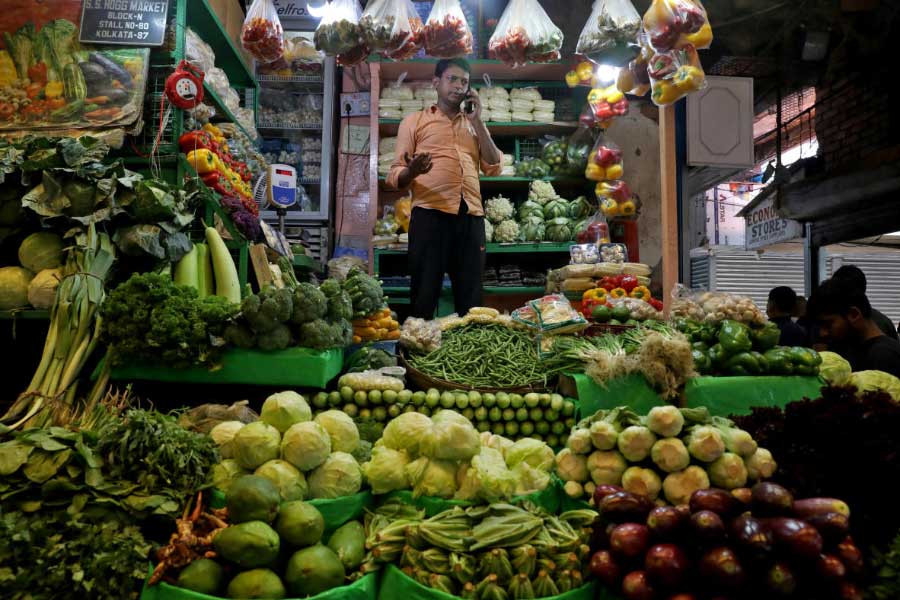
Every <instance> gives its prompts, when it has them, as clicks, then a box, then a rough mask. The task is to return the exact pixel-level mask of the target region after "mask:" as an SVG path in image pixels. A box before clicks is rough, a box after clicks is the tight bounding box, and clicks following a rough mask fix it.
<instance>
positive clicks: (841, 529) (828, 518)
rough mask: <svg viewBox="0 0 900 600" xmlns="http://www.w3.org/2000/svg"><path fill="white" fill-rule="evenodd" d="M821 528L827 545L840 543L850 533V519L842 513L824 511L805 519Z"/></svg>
mask: <svg viewBox="0 0 900 600" xmlns="http://www.w3.org/2000/svg"><path fill="white" fill-rule="evenodd" d="M804 521H806V522H807V523H809V524H810V525H812V526H813V527H815V528H816V529H817V530H819V533H821V534H822V539H823V540H825V545H826V546H827V547H831V546H835V545H837V544H839V543H840V542H841V541H842V540H843V539H844V538H846V537H847V535H848V534H849V533H850V519H849V518H848V517H847V516H846V515H842V514H841V513H836V512H832V513H822V514H818V515H812V516H810V517H807V518H805V519H804Z"/></svg>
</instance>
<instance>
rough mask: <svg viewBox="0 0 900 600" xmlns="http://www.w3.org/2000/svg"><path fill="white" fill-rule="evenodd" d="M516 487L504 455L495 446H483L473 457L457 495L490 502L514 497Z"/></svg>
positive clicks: (460, 498)
mask: <svg viewBox="0 0 900 600" xmlns="http://www.w3.org/2000/svg"><path fill="white" fill-rule="evenodd" d="M515 488H516V478H515V475H513V472H512V471H510V470H509V468H507V466H506V461H504V460H503V455H502V454H500V452H499V451H497V450H494V449H493V448H482V449H481V451H480V452H479V453H478V455H477V456H475V457H474V458H473V459H472V466H471V467H469V469H468V470H467V471H466V473H465V476H464V478H463V482H462V485H460V489H459V491H458V492H457V493H456V496H455V497H456V498H457V499H458V500H475V499H481V500H484V501H485V502H487V503H489V504H490V503H493V502H499V501H501V500H506V499H508V498H510V497H512V495H513V492H514V491H515Z"/></svg>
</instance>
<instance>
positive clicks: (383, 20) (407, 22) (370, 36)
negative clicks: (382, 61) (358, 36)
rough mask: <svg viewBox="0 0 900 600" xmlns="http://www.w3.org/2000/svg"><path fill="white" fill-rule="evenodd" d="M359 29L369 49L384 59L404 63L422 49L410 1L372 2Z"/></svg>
mask: <svg viewBox="0 0 900 600" xmlns="http://www.w3.org/2000/svg"><path fill="white" fill-rule="evenodd" d="M359 26H360V28H361V29H362V35H363V39H365V41H366V44H367V45H368V46H369V48H370V49H371V50H372V51H373V52H377V53H378V54H380V55H381V56H384V57H386V58H390V59H393V60H407V59H410V58H412V57H413V56H415V55H416V53H417V52H418V51H419V49H421V47H422V27H423V26H422V19H420V18H419V15H418V13H417V12H416V9H415V7H414V6H413V4H412V2H410V0H372V1H371V2H369V4H368V5H367V6H366V10H365V11H364V12H363V15H362V18H361V19H360V20H359Z"/></svg>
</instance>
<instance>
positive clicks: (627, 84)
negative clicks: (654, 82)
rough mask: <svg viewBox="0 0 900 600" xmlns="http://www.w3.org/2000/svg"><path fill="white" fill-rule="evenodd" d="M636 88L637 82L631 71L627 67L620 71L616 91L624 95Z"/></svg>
mask: <svg viewBox="0 0 900 600" xmlns="http://www.w3.org/2000/svg"><path fill="white" fill-rule="evenodd" d="M635 87H637V82H636V81H635V79H634V73H632V72H631V69H629V68H626V67H623V68H621V69H619V76H618V77H617V78H616V89H618V90H619V91H620V92H622V93H628V92H630V91H631V90H633V89H634V88H635Z"/></svg>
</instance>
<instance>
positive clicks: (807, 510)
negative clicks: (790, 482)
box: [794, 498, 850, 519]
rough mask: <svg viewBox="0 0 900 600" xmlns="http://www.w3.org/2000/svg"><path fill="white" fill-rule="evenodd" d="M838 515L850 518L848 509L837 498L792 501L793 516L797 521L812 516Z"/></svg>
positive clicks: (844, 503)
mask: <svg viewBox="0 0 900 600" xmlns="http://www.w3.org/2000/svg"><path fill="white" fill-rule="evenodd" d="M828 513H838V514H841V515H844V516H845V517H847V518H849V517H850V507H849V506H847V503H846V502H844V501H843V500H838V499H837V498H805V499H803V500H794V514H795V515H796V516H797V518H798V519H808V518H810V517H812V516H814V515H824V514H828Z"/></svg>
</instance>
